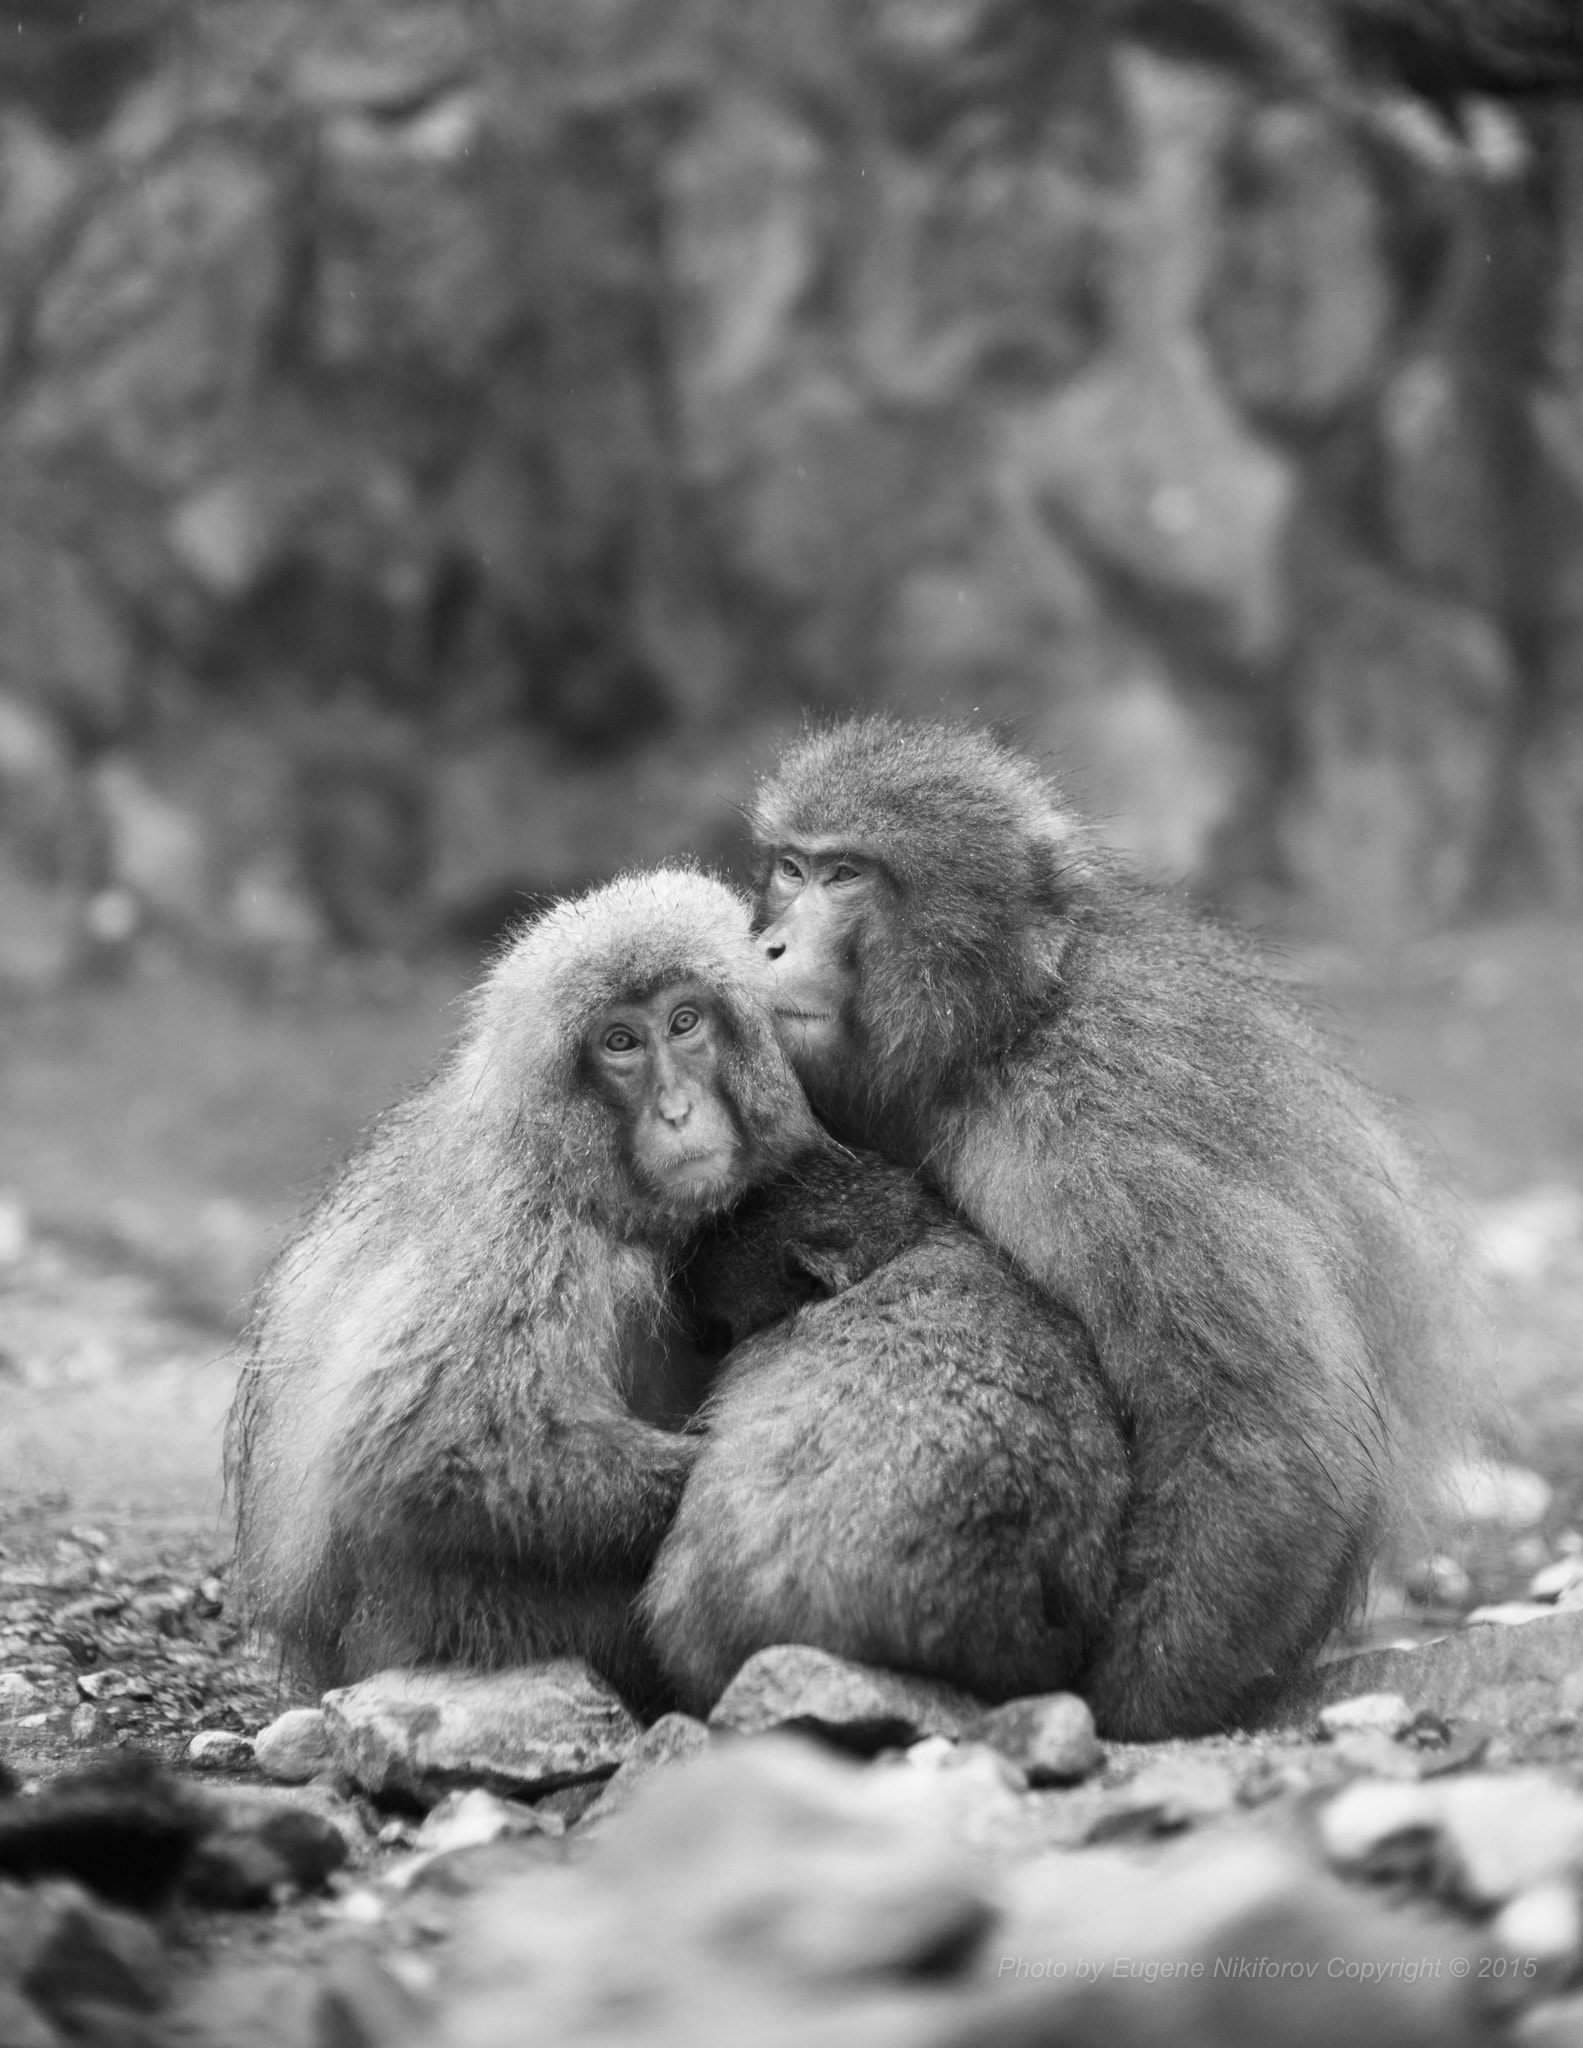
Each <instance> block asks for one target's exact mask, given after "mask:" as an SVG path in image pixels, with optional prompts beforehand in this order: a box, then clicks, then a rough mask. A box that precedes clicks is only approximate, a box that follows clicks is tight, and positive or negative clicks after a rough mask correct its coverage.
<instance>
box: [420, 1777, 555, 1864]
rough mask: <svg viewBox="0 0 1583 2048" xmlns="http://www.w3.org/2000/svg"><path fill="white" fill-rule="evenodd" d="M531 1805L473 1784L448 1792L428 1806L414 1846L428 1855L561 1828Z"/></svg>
mask: <svg viewBox="0 0 1583 2048" xmlns="http://www.w3.org/2000/svg"><path fill="white" fill-rule="evenodd" d="M553 1822H554V1816H550V1817H549V1818H548V1819H547V1818H546V1816H544V1815H543V1814H541V1813H539V1812H538V1811H537V1810H536V1809H535V1808H533V1807H531V1806H522V1805H519V1804H517V1803H516V1802H515V1801H513V1800H509V1799H497V1798H496V1796H495V1794H494V1793H493V1792H485V1791H484V1790H483V1789H482V1788H481V1787H479V1786H476V1785H475V1786H474V1787H473V1788H472V1790H471V1791H469V1792H449V1793H447V1794H446V1796H445V1798H443V1799H442V1800H441V1801H440V1803H439V1805H438V1806H436V1807H433V1808H431V1809H430V1811H429V1813H428V1814H427V1815H426V1816H425V1817H424V1822H423V1825H422V1827H420V1828H419V1830H418V1832H417V1836H416V1838H415V1842H414V1847H416V1848H417V1849H418V1850H419V1851H420V1852H424V1853H427V1854H428V1855H431V1856H444V1855H446V1854H448V1853H449V1852H450V1851H451V1850H453V1849H472V1848H475V1847H477V1845H478V1844H479V1843H480V1842H494V1841H498V1840H499V1838H500V1837H501V1836H502V1835H532V1834H551V1835H559V1834H561V1833H562V1832H563V1829H562V1828H561V1827H560V1826H559V1825H556V1824H552V1823H553Z"/></svg>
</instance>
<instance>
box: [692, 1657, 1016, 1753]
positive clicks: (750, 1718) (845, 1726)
mask: <svg viewBox="0 0 1583 2048" xmlns="http://www.w3.org/2000/svg"><path fill="white" fill-rule="evenodd" d="M983 1711H984V1709H983V1707H982V1706H981V1704H980V1703H979V1702H978V1701H977V1700H976V1699H974V1698H973V1696H972V1694H971V1693H965V1692H961V1691H959V1690H958V1689H957V1688H956V1687H955V1686H951V1685H941V1684H937V1683H935V1682H934V1681H933V1680H930V1679H926V1678H912V1677H909V1676H907V1675H905V1674H904V1673H902V1672H899V1671H886V1670H882V1669H881V1668H880V1666H878V1665H876V1664H852V1663H848V1662H847V1660H846V1659H845V1658H844V1657H834V1656H832V1655H831V1654H830V1652H829V1651H828V1650H816V1649H812V1648H810V1647H809V1646H808V1645H806V1644H803V1643H779V1644H777V1645H775V1647H774V1648H772V1649H768V1650H760V1651H758V1652H757V1654H756V1655H754V1656H752V1657H750V1658H749V1659H748V1661H747V1662H746V1663H745V1664H744V1665H743V1666H742V1669H741V1670H740V1671H739V1672H738V1673H737V1675H736V1677H735V1678H733V1679H732V1681H731V1683H730V1684H729V1685H728V1686H727V1687H726V1689H725V1691H724V1692H723V1693H722V1694H721V1695H720V1698H719V1699H718V1700H717V1701H716V1702H715V1709H714V1712H713V1713H712V1714H711V1715H710V1716H709V1726H710V1727H711V1728H722V1729H729V1730H730V1731H731V1732H732V1733H733V1734H737V1735H761V1734H763V1733H764V1732H765V1731H766V1730H768V1729H771V1728H800V1729H808V1730H810V1731H812V1732H814V1733H817V1734H820V1735H823V1736H826V1737H827V1738H829V1739H830V1740H831V1741H834V1742H839V1743H841V1744H842V1745H843V1746H845V1747H847V1748H849V1749H857V1750H876V1749H883V1748H887V1747H889V1746H891V1745H893V1744H896V1743H906V1742H915V1741H916V1740H917V1739H918V1738H919V1736H922V1735H961V1734H964V1733H965V1732H967V1730H968V1729H969V1728H970V1727H971V1726H972V1724H973V1723H975V1722H976V1721H977V1720H978V1719H979V1718H980V1716H981V1715H982V1713H983Z"/></svg>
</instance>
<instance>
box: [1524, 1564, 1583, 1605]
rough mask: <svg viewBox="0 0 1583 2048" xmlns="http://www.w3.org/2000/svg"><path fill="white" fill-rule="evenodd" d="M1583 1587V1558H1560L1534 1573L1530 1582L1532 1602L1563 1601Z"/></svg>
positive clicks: (1529, 1592)
mask: <svg viewBox="0 0 1583 2048" xmlns="http://www.w3.org/2000/svg"><path fill="white" fill-rule="evenodd" d="M1579 1586H1583V1557H1577V1556H1573V1557H1558V1558H1557V1559H1556V1561H1555V1563H1554V1564H1547V1565H1544V1566H1542V1567H1541V1569H1540V1570H1538V1571H1537V1572H1535V1573H1534V1575H1533V1577H1532V1579H1530V1580H1529V1582H1528V1597H1529V1599H1530V1600H1561V1599H1564V1598H1565V1597H1566V1595H1567V1594H1568V1593H1571V1592H1573V1591H1575V1590H1576V1589H1577V1588H1578V1587H1579Z"/></svg>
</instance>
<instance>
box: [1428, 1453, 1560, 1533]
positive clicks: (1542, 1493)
mask: <svg viewBox="0 0 1583 2048" xmlns="http://www.w3.org/2000/svg"><path fill="white" fill-rule="evenodd" d="M1444 1491H1445V1501H1446V1506H1447V1508H1448V1509H1450V1511H1451V1512H1452V1513H1454V1514H1459V1515H1461V1516H1462V1517H1463V1519H1464V1520H1466V1521H1469V1522H1473V1523H1476V1524H1478V1525H1479V1526H1481V1527H1483V1528H1489V1529H1511V1530H1519V1529H1532V1528H1535V1527H1537V1525H1538V1524H1539V1523H1540V1522H1542V1521H1543V1520H1544V1518H1545V1516H1546V1514H1548V1512H1549V1509H1550V1502H1551V1499H1552V1489H1551V1487H1550V1485H1549V1483H1548V1482H1547V1481H1546V1480H1544V1479H1542V1478H1541V1477H1540V1476H1539V1474H1538V1473H1537V1472H1531V1471H1529V1470H1528V1468H1527V1467H1526V1466H1523V1465H1505V1464H1502V1463H1500V1462H1499V1460H1497V1459H1493V1458H1474V1459H1466V1460H1464V1461H1463V1462H1462V1463H1461V1464H1459V1465H1457V1466H1455V1467H1453V1468H1452V1470H1451V1471H1450V1472H1449V1473H1448V1474H1447V1476H1446V1481H1445V1488H1444Z"/></svg>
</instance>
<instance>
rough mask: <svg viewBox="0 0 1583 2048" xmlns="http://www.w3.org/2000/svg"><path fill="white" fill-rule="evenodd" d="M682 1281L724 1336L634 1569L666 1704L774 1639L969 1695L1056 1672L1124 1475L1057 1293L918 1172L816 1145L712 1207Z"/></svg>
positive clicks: (1115, 1525) (1108, 1593)
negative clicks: (655, 1526) (692, 1450)
mask: <svg viewBox="0 0 1583 2048" xmlns="http://www.w3.org/2000/svg"><path fill="white" fill-rule="evenodd" d="M682 1284H683V1289H684V1292H685V1294H686V1295H687V1296H688V1298H689V1300H690V1302H691V1305H692V1309H693V1312H694V1314H695V1316H696V1317H697V1318H698V1319H699V1320H700V1322H701V1323H702V1324H704V1325H706V1326H712V1327H713V1328H714V1329H715V1330H717V1331H718V1332H719V1334H720V1337H721V1339H723V1340H724V1341H726V1342H729V1343H730V1344H731V1345H732V1346H733V1347H734V1348H733V1349H732V1350H731V1352H730V1355H729V1358H728V1360H727V1362H726V1365H725V1368H724V1370H723V1372H722V1375H721V1378H720V1379H719V1381H718V1382H717V1384H716V1386H715V1388H714V1390H713V1391H712V1392H711V1394H710V1396H709V1399H708V1402H707V1403H706V1405H705V1407H704V1408H703V1410H702V1412H701V1414H700V1416H699V1418H698V1422H699V1425H700V1426H701V1427H702V1428H703V1429H704V1430H705V1431H706V1432H707V1434H706V1438H705V1441H704V1444H703V1448H702V1450H701V1451H700V1453H699V1456H698V1462H697V1463H696V1464H695V1465H694V1467H693V1471H692V1476H691V1477H690V1478H689V1480H688V1482H687V1488H686V1491H685V1493H684V1494H683V1496H682V1504H681V1507H680V1510H679V1511H678V1514H677V1518H676V1521H675V1522H674V1524H673V1525H672V1527H671V1531H670V1534H669V1535H668V1536H667V1537H666V1539H665V1541H664V1543H663V1545H662V1546H661V1549H660V1554H659V1559H658V1561H657V1563H656V1565H655V1568H654V1572H653V1575H652V1577H651V1578H650V1580H649V1582H648V1585H647V1586H646V1587H645V1589H644V1593H643V1602H642V1605H643V1611H644V1614H645V1617H646V1620H647V1622H648V1626H649V1629H650V1633H651V1635H652V1637H653V1640H654V1644H655V1647H656V1650H657V1652H658V1655H659V1659H660V1663H661V1666H662V1668H663V1670H664V1672H665V1675H666V1677H667V1678H668V1679H669V1680H670V1681H671V1683H672V1685H673V1686H674V1687H675V1690H676V1692H677V1694H678V1696H679V1698H680V1699H681V1701H682V1703H683V1705H685V1706H687V1707H690V1708H692V1709H693V1710H695V1711H698V1712H707V1711H708V1709H709V1708H710V1707H711V1706H712V1705H713V1704H714V1702H715V1700H716V1699H717V1698H718V1697H719V1695H720V1693H721V1692H722V1691H723V1690H724V1688H725V1687H726V1685H727V1684H728V1683H729V1681H730V1679H731V1678H732V1676H733V1674H734V1673H735V1672H736V1671H737V1669H738V1668H739V1667H740V1665H741V1664H743V1663H744V1662H745V1660H746V1659H747V1658H748V1657H750V1656H752V1655H753V1653H754V1652H755V1651H756V1650H761V1649H765V1648H767V1647H768V1646H769V1645H770V1644H772V1643H813V1644H816V1645H817V1646H818V1647H819V1648H821V1649H825V1650H830V1651H833V1652H835V1653H836V1654H837V1655H840V1656H846V1657H852V1658H856V1659H858V1660H859V1661H861V1662H864V1663H870V1664H884V1665H889V1666H891V1667H892V1668H893V1669H896V1670H901V1671H911V1672H917V1673H921V1674H923V1675H925V1676H928V1677H933V1678H941V1679H946V1680H950V1681H952V1682H954V1683H956V1684H958V1685H962V1686H967V1687H970V1688H971V1689H972V1690H973V1691H975V1692H977V1693H979V1694H980V1695H981V1696H982V1697H984V1698H986V1699H994V1700H999V1699H1004V1698H1007V1697H1009V1696H1011V1695H1013V1694H1020V1693H1039V1692H1054V1691H1059V1690H1062V1689H1063V1688H1068V1687H1070V1686H1072V1685H1073V1684H1074V1683H1075V1682H1076V1681H1077V1680H1078V1679H1079V1678H1080V1677H1081V1676H1082V1674H1083V1672H1084V1670H1085V1668H1086V1666H1087V1663H1088V1660H1089V1658H1090V1656H1091V1654H1092V1652H1093V1650H1094V1648H1095V1647H1096V1645H1097V1643H1098V1642H1099V1640H1100V1634H1101V1630H1102V1629H1103V1626H1104V1623H1105V1620H1106V1617H1107V1615H1108V1613H1109V1611H1110V1607H1111V1604H1112V1601H1113V1598H1114V1595H1115V1590H1116V1564H1117V1558H1118V1556H1119V1554H1120V1548H1121V1529H1122V1523H1123V1518H1124V1515H1125V1512H1126V1505H1127V1493H1128V1485H1127V1454H1126V1446H1125V1444H1124V1442H1123V1439H1122V1432H1121V1426H1120V1423H1119V1421H1118V1419H1117V1416H1116V1413H1115V1408H1114V1405H1113V1403H1112V1401H1111V1399H1110V1396H1109V1395H1108V1393H1107V1392H1106V1390H1105V1388H1104V1386H1103V1384H1102V1382H1101V1380H1100V1378H1099V1371H1098V1367H1097V1365H1096V1364H1095V1361H1094V1354H1093V1346H1092V1345H1091V1344H1090V1342H1089V1340H1088V1337H1087V1334H1086V1333H1085V1331H1084V1330H1083V1328H1082V1326H1081V1325H1080V1324H1079V1323H1078V1321H1077V1319H1076V1318H1075V1317H1074V1316H1072V1315H1070V1314H1068V1313H1067V1312H1066V1311H1065V1310H1063V1309H1061V1308H1058V1307H1057V1306H1055V1305H1054V1304H1052V1303H1051V1302H1049V1301H1047V1300H1045V1299H1043V1298H1042V1297H1041V1296H1040V1295H1039V1293H1038V1292H1037V1290H1036V1289H1035V1288H1033V1287H1032V1286H1031V1285H1030V1284H1029V1283H1028V1282H1027V1281H1026V1280H1024V1279H1023V1278H1022V1277H1021V1276H1020V1275H1019V1274H1018V1273H1016V1272H1015V1271H1014V1270H1013V1269H1012V1267H1011V1265H1010V1263H1009V1262H1008V1261H1006V1260H1005V1259H1003V1258H1002V1257H1001V1256H1000V1255H999V1254H998V1253H997V1252H995V1251H994V1250H992V1249H991V1247H990V1246H988V1245H987V1244H985V1243H984V1241H983V1240H982V1239H981V1238H978V1237H975V1236H974V1234H973V1233H972V1232H971V1231H969V1230H966V1229H964V1228H963V1226H962V1225H961V1224H960V1223H958V1222H957V1221H956V1220H955V1219H954V1218H953V1217H952V1216H951V1214H950V1212H949V1210H948V1209H947V1208H946V1206H945V1204H944V1203H943V1202H942V1201H941V1200H940V1199H939V1197H938V1196H936V1195H932V1194H930V1193H928V1192H927V1191H926V1190H925V1189H924V1188H923V1187H922V1186H920V1184H919V1183H918V1181H917V1180H916V1179H915V1177H914V1176H913V1175H912V1174H910V1173H907V1172H905V1171H903V1170H902V1169H901V1168H899V1167H893V1166H886V1165H884V1164H883V1163H882V1162H881V1161H879V1160H877V1159H875V1158H873V1157H872V1155H865V1156H853V1155H850V1154H843V1153H840V1152H837V1151H835V1150H834V1149H832V1150H829V1151H826V1152H824V1153H819V1154H810V1155H809V1156H807V1157H806V1158H804V1159H802V1160H799V1161H798V1162H797V1164H796V1165H795V1166H794V1168H793V1169H792V1170H791V1172H790V1173H789V1174H788V1175H786V1176H785V1177H784V1178H783V1179H782V1180H780V1181H778V1182H776V1183H775V1184H774V1185H772V1186H770V1187H767V1188H761V1189H759V1190H757V1191H756V1192H754V1193H752V1194H750V1195H749V1196H748V1197H747V1198H746V1200H745V1201H744V1202H743V1203H742V1204H741V1205H740V1206H739V1207H737V1208H735V1209H733V1210H731V1211H730V1212H729V1213H728V1214H727V1215H725V1216H723V1217H721V1218H719V1219H717V1220H716V1221H714V1222H713V1223H711V1224H709V1225H707V1226H706V1227H705V1230H704V1232H703V1235H702V1238H701V1241H700V1243H699V1245H698V1247H697V1248H696V1250H695V1252H694V1254H693V1257H692V1259H691V1260H690V1262H689V1264H688V1265H687V1267H686V1268H685V1269H684V1273H683V1282H682Z"/></svg>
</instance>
